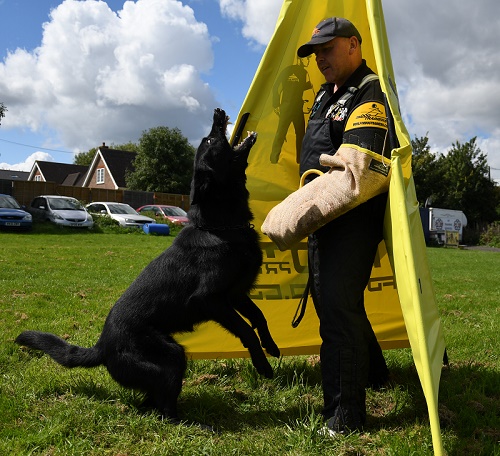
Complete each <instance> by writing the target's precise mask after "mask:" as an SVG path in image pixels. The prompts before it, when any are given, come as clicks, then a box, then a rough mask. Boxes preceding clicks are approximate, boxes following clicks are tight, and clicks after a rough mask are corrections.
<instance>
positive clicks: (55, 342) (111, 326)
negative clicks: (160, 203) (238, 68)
mask: <svg viewBox="0 0 500 456" xmlns="http://www.w3.org/2000/svg"><path fill="white" fill-rule="evenodd" d="M227 120H228V118H227V117H226V114H225V112H224V111H223V110H221V109H216V110H215V112H214V120H213V126H212V130H211V132H210V135H209V136H208V137H206V138H204V139H203V140H202V142H201V144H200V146H199V148H198V150H197V152H196V156H195V161H194V175H193V181H192V184H191V208H190V210H189V220H190V222H189V224H188V225H187V226H185V227H184V228H183V229H182V231H181V232H180V233H179V234H178V236H177V237H176V238H175V240H174V242H173V243H172V245H171V247H170V248H168V249H167V250H165V251H164V252H163V253H162V254H161V255H160V256H159V257H158V258H156V259H155V260H153V261H152V262H151V263H150V264H149V265H148V266H147V267H146V268H145V269H144V270H143V271H142V272H141V274H140V275H139V276H138V277H137V279H136V280H135V281H134V282H133V283H132V284H131V285H130V287H129V288H128V289H127V290H126V291H125V293H124V294H123V295H122V296H121V297H120V298H119V299H118V301H117V302H116V304H115V305H114V306H113V308H112V309H111V311H110V313H109V315H108V317H107V319H106V322H105V324H104V328H103V331H102V334H101V336H100V338H99V340H98V341H97V343H96V345H95V346H94V347H92V348H82V347H78V346H76V345H70V344H68V343H67V342H65V341H64V340H62V339H60V338H59V337H57V336H55V335H53V334H49V333H42V332H38V331H24V332H23V333H21V334H20V335H19V336H18V337H17V339H16V343H18V344H21V345H25V346H28V347H31V348H34V349H37V350H43V351H44V352H45V353H47V354H48V355H50V356H51V357H52V358H53V359H54V360H55V361H57V362H58V363H60V364H62V365H63V366H66V367H76V366H82V367H93V366H98V365H105V366H106V368H107V369H108V371H109V373H110V374H111V376H112V377H113V378H114V379H115V380H116V381H117V382H118V383H120V384H121V385H123V386H125V387H129V388H135V389H138V390H141V391H143V392H144V393H145V394H146V399H145V404H146V405H147V406H149V407H152V408H154V409H156V410H157V411H158V412H159V413H160V414H161V416H163V417H165V418H167V419H170V420H171V421H173V422H178V419H177V398H178V396H179V394H180V392H181V388H182V379H183V376H184V372H185V369H186V355H185V353H184V349H183V347H182V346H181V345H179V344H178V343H177V342H176V341H175V340H174V338H173V337H172V335H173V334H175V333H181V332H186V331H193V329H194V325H196V324H198V323H201V322H205V321H208V320H214V321H216V322H217V323H219V324H220V325H221V326H222V327H224V328H225V329H227V330H228V331H229V332H231V333H232V334H234V335H235V336H236V337H239V338H240V340H241V342H242V343H243V345H244V346H245V347H246V348H247V349H248V350H249V352H250V355H251V358H252V362H253V364H254V366H255V367H256V369H257V371H258V372H259V373H260V374H262V375H265V376H266V377H272V375H273V371H272V368H271V365H270V364H269V362H268V361H267V358H266V355H265V354H264V352H263V350H262V347H264V348H265V349H266V350H267V352H268V353H269V354H270V355H272V356H276V357H278V356H279V355H280V351H279V349H278V347H277V346H276V344H275V342H274V341H273V339H272V337H271V334H270V333H269V329H268V327H267V322H266V320H265V317H264V315H263V313H262V312H261V311H260V309H259V308H258V307H257V306H256V305H255V304H254V303H253V301H252V300H251V299H250V298H249V297H248V295H247V293H248V292H249V291H250V290H251V289H252V288H253V286H254V284H255V280H256V277H257V274H258V272H259V268H260V266H261V264H262V252H261V250H260V247H259V243H258V239H259V238H258V234H257V233H256V232H255V230H254V229H253V226H252V225H250V221H251V220H252V218H253V215H252V213H251V211H250V208H249V205H248V196H249V195H248V191H247V189H246V187H245V183H246V176H245V169H246V167H247V158H248V154H249V152H250V149H251V147H252V146H253V144H254V143H255V140H256V137H257V135H256V134H255V133H250V134H249V136H248V137H247V138H246V139H245V140H244V141H243V142H242V143H241V144H240V145H239V146H237V147H235V148H234V149H233V148H231V146H230V145H229V143H228V141H227V139H226V135H225V131H226V126H227ZM240 314H241V315H243V316H244V317H246V318H247V319H248V320H249V321H250V322H251V324H252V326H253V328H256V329H257V331H258V335H259V337H260V340H259V337H257V335H256V333H255V332H254V330H253V329H252V327H250V326H249V325H248V324H247V323H246V322H245V320H244V319H243V318H242V317H241V316H240ZM261 344H262V347H261Z"/></svg>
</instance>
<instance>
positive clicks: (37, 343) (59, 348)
mask: <svg viewBox="0 0 500 456" xmlns="http://www.w3.org/2000/svg"><path fill="white" fill-rule="evenodd" d="M15 342H16V343H17V344H19V345H25V346H26V347H29V348H34V349H35V350H42V351H43V352H45V353H47V355H49V356H50V357H51V358H52V359H53V360H54V361H56V362H58V363H59V364H62V365H63V366H65V367H95V366H99V365H101V364H103V361H104V357H103V354H102V352H101V351H100V350H99V349H98V348H97V347H91V348H83V347H79V346H78V345H70V344H68V343H67V342H66V341H65V340H63V339H61V338H59V337H57V336H56V335H54V334H50V333H44V332H39V331H23V332H22V333H21V334H19V336H17V338H16V340H15Z"/></svg>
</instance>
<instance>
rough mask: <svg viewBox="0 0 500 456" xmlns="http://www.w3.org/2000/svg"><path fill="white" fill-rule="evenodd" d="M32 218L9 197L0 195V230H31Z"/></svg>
mask: <svg viewBox="0 0 500 456" xmlns="http://www.w3.org/2000/svg"><path fill="white" fill-rule="evenodd" d="M32 222H33V217H32V216H31V214H30V213H28V212H26V211H25V210H23V208H22V207H21V206H20V205H19V203H18V202H17V201H16V200H15V198H13V197H12V196H10V195H4V194H3V193H1V194H0V228H7V229H20V230H23V229H24V230H31V228H32V226H33V225H32Z"/></svg>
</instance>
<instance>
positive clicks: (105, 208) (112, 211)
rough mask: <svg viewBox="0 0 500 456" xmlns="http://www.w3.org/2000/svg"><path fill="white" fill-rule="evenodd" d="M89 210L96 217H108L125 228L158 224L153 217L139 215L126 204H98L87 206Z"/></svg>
mask: <svg viewBox="0 0 500 456" xmlns="http://www.w3.org/2000/svg"><path fill="white" fill-rule="evenodd" d="M87 210H88V211H89V212H90V213H91V214H95V215H107V216H108V217H111V218H112V219H113V220H116V221H117V222H118V223H119V224H120V225H121V226H124V227H142V226H143V225H144V224H145V223H156V221H155V220H153V219H152V218H151V217H146V216H144V215H140V214H138V213H137V211H136V210H135V209H133V208H132V207H130V206H129V205H128V204H125V203H113V202H96V203H91V204H87Z"/></svg>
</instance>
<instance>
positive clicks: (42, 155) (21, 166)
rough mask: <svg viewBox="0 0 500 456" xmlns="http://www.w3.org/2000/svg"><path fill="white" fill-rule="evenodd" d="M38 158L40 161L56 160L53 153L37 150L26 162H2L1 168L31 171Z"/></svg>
mask: <svg viewBox="0 0 500 456" xmlns="http://www.w3.org/2000/svg"><path fill="white" fill-rule="evenodd" d="M36 160H40V161H54V159H53V157H52V155H50V154H48V153H47V152H35V153H34V154H31V155H30V156H29V157H28V158H27V159H26V160H24V162H22V163H17V164H15V165H9V164H8V163H0V169H10V170H12V171H31V168H32V167H33V163H35V161H36Z"/></svg>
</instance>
